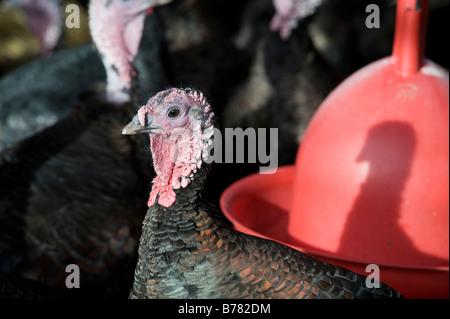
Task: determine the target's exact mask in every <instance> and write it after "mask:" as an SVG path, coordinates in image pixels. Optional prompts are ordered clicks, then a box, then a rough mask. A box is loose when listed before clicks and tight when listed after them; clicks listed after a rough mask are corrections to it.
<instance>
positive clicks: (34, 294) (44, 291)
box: [0, 273, 58, 300]
mask: <svg viewBox="0 0 450 319" xmlns="http://www.w3.org/2000/svg"><path fill="white" fill-rule="evenodd" d="M12 299H58V293H57V292H56V291H55V290H54V289H52V288H51V287H48V286H46V285H43V284H41V283H39V282H36V281H33V280H29V279H26V278H23V277H19V276H15V275H12V274H2V273H0V300H12Z"/></svg>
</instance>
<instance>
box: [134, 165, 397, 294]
mask: <svg viewBox="0 0 450 319" xmlns="http://www.w3.org/2000/svg"><path fill="white" fill-rule="evenodd" d="M205 176H206V172H205V171H204V170H202V171H199V172H198V173H197V174H196V177H195V179H194V180H193V182H192V183H191V184H190V185H189V186H188V187H187V188H184V189H182V190H176V196H177V199H176V202H175V203H174V204H173V205H172V206H171V207H169V208H165V207H162V206H160V205H159V204H154V205H153V206H152V207H151V208H149V209H148V211H147V215H146V217H145V220H144V226H143V230H142V237H141V240H140V246H139V261H138V264H137V267H136V272H135V281H134V286H133V289H132V291H131V293H130V298H395V297H399V295H398V293H396V292H395V291H394V290H392V289H391V288H389V287H387V286H385V285H382V286H381V288H379V289H368V288H367V287H366V285H365V279H366V278H365V277H363V276H360V275H357V274H355V273H352V272H350V271H348V270H345V269H342V268H339V267H336V266H333V265H330V264H326V263H323V262H321V261H319V260H317V259H314V258H311V257H309V256H307V255H305V254H303V253H301V252H298V251H296V250H293V249H291V248H288V247H286V246H283V245H281V244H278V243H275V242H272V241H269V240H265V239H262V238H257V237H253V236H249V235H246V234H243V233H240V232H237V231H235V230H234V229H233V228H232V227H231V226H230V225H229V223H228V222H226V221H225V220H224V219H223V218H222V216H221V215H220V214H219V213H217V212H216V211H214V208H212V207H211V206H210V205H208V204H206V202H205V201H204V199H203V198H202V188H203V186H204V178H205Z"/></svg>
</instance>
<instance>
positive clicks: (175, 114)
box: [167, 107, 181, 119]
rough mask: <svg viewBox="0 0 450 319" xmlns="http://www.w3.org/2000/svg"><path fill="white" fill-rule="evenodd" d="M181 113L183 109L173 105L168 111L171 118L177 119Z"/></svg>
mask: <svg viewBox="0 0 450 319" xmlns="http://www.w3.org/2000/svg"><path fill="white" fill-rule="evenodd" d="M180 113H181V111H180V109H179V108H177V107H173V108H171V109H170V110H169V111H168V112H167V116H168V117H170V118H171V119H175V118H177V117H178V116H179V115H180Z"/></svg>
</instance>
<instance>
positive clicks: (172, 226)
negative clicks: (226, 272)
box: [130, 167, 230, 298]
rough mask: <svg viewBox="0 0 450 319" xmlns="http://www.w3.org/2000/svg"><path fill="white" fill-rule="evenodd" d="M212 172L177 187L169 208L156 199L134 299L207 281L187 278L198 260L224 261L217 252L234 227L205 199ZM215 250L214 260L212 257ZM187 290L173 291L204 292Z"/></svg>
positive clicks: (145, 226) (202, 172) (144, 235)
mask: <svg viewBox="0 0 450 319" xmlns="http://www.w3.org/2000/svg"><path fill="white" fill-rule="evenodd" d="M208 170H209V168H208V167H204V168H202V169H201V170H199V171H197V173H196V174H195V175H194V179H193V180H192V182H191V183H190V184H189V185H188V186H187V187H186V188H181V189H178V190H175V193H176V196H177V197H176V201H175V203H174V204H173V205H172V206H171V207H168V208H166V207H163V206H161V205H160V204H158V203H157V201H156V202H155V204H154V205H153V206H152V207H150V208H149V209H148V210H147V215H146V216H145V219H144V223H143V229H142V235H141V239H140V245H139V260H138V264H137V267H136V271H135V280H134V285H133V289H132V291H131V294H130V298H157V297H163V298H168V297H171V295H170V293H168V292H167V291H166V290H165V289H167V287H174V286H180V287H181V286H182V287H196V286H197V285H201V283H202V282H203V281H205V280H206V279H205V278H203V277H202V276H195V275H192V276H189V274H195V272H196V269H195V267H197V266H198V264H199V262H200V261H207V264H208V265H209V266H210V267H211V269H212V268H214V267H215V266H214V264H215V263H216V262H217V263H220V262H221V261H220V259H219V258H217V255H215V254H216V253H218V252H219V251H220V248H221V247H222V245H223V244H224V242H225V243H226V242H229V241H230V239H229V238H228V235H229V234H230V232H229V230H230V228H229V226H228V224H227V223H226V222H225V221H223V220H222V219H221V218H220V217H219V216H216V212H215V211H214V210H211V209H209V208H208V207H206V205H208V204H204V202H203V200H202V197H203V195H202V189H203V186H204V183H205V179H206V175H207V173H208ZM212 254H214V255H215V256H214V257H215V258H209V257H211V256H212ZM218 280H219V279H214V281H215V282H217V281H218ZM174 283H176V284H174ZM148 285H150V286H151V287H152V288H151V289H152V290H151V291H149V290H148V289H147V288H148ZM146 287H147V288H146ZM192 289H195V288H192ZM187 290H188V292H186V293H188V294H187V295H174V296H175V298H179V297H182V298H187V297H199V296H201V294H202V293H203V292H201V291H197V290H196V291H189V289H187Z"/></svg>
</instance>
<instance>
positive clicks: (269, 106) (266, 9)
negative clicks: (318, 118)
mask: <svg viewBox="0 0 450 319" xmlns="http://www.w3.org/2000/svg"><path fill="white" fill-rule="evenodd" d="M275 2H276V1H275ZM303 2H306V3H309V2H308V1H306V0H305V1H303ZM247 10H248V12H250V13H251V14H252V15H253V18H252V20H250V19H249V18H248V16H244V17H245V19H246V21H254V22H253V25H251V26H248V27H246V28H243V29H242V30H241V32H240V34H239V35H238V36H237V40H236V41H238V43H239V45H240V47H242V48H244V49H245V50H248V51H249V52H252V54H253V61H252V65H251V68H250V75H249V78H248V79H247V81H246V82H244V83H243V84H242V85H241V87H240V88H239V89H238V90H237V92H236V93H235V94H234V95H233V96H232V97H231V98H230V99H229V101H228V103H227V105H226V108H225V112H224V126H225V127H242V128H249V127H251V128H277V129H278V136H279V139H278V148H279V159H278V161H279V162H278V163H279V165H287V164H293V163H294V161H295V156H296V153H297V150H298V146H299V144H300V142H301V139H302V137H303V134H304V131H305V130H306V127H307V125H308V124H309V121H310V119H311V117H312V116H313V114H314V112H315V111H316V109H317V108H318V106H319V105H320V104H321V103H322V101H323V100H324V99H325V97H326V96H327V95H328V93H329V92H330V91H331V90H332V89H333V88H334V87H336V86H337V84H339V83H340V81H341V78H340V77H339V76H338V74H337V73H336V72H335V70H334V69H333V68H332V67H331V66H330V65H329V64H328V63H327V61H326V60H325V59H324V58H323V57H322V56H321V55H320V54H319V52H317V50H316V49H315V47H314V45H313V43H312V41H311V39H310V37H309V33H308V25H309V23H310V21H311V20H310V19H311V17H304V18H303V19H301V20H299V21H298V23H297V27H296V28H294V29H292V30H290V32H289V34H290V36H289V38H285V39H283V38H281V37H280V35H279V34H278V33H276V32H273V31H271V30H269V24H270V21H271V20H272V24H273V21H276V17H277V14H276V15H275V18H271V17H272V16H273V12H274V8H273V5H272V1H270V0H267V1H265V0H263V1H257V0H255V1H251V2H250V4H249V7H248V9H247ZM247 23H248V22H247ZM244 25H245V23H244ZM273 28H274V27H273ZM274 30H275V29H274ZM248 33H250V36H249V35H247V36H245V34H248ZM248 173H251V172H248Z"/></svg>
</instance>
